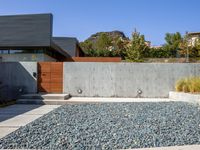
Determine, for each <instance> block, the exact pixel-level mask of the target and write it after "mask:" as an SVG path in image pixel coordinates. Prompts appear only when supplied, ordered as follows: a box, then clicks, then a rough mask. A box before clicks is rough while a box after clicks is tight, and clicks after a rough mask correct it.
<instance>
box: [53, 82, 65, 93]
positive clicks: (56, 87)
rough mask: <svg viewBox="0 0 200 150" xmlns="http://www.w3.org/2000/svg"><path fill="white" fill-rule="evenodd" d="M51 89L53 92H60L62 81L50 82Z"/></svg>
mask: <svg viewBox="0 0 200 150" xmlns="http://www.w3.org/2000/svg"><path fill="white" fill-rule="evenodd" d="M51 91H53V92H55V93H62V91H63V83H55V82H54V83H51Z"/></svg>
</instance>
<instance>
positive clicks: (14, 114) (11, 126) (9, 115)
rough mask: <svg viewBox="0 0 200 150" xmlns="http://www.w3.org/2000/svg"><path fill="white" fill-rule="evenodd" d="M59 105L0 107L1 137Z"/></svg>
mask: <svg viewBox="0 0 200 150" xmlns="http://www.w3.org/2000/svg"><path fill="white" fill-rule="evenodd" d="M58 107H59V105H19V104H17V105H11V106H8V107H5V108H0V138H2V137H4V136H6V135H8V134H10V133H11V132H13V131H15V130H17V129H18V128H20V127H22V126H25V125H26V124H28V123H30V122H32V121H34V120H35V119H37V118H39V117H41V116H43V115H44V114H47V113H48V112H50V111H52V110H54V109H55V108H58Z"/></svg>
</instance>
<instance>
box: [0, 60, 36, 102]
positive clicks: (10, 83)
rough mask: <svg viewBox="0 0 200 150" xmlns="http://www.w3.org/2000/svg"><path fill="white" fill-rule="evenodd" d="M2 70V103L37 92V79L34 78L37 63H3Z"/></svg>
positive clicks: (0, 65) (0, 80)
mask: <svg viewBox="0 0 200 150" xmlns="http://www.w3.org/2000/svg"><path fill="white" fill-rule="evenodd" d="M0 70H1V73H0V102H2V101H9V100H12V99H16V98H17V97H18V96H19V95H20V94H24V93H36V92H37V78H36V77H34V76H33V73H37V63H36V62H2V63H0ZM20 89H22V90H20Z"/></svg>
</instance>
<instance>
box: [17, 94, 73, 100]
mask: <svg viewBox="0 0 200 150" xmlns="http://www.w3.org/2000/svg"><path fill="white" fill-rule="evenodd" d="M69 98H70V95H69V94H25V95H22V96H21V97H20V99H40V100H43V99H45V100H49V99H50V100H51V99H54V100H55V99H56V100H67V99H69Z"/></svg>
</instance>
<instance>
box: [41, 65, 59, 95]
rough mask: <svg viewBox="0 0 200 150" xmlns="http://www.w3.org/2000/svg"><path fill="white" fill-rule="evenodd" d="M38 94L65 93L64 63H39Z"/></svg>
mask: <svg viewBox="0 0 200 150" xmlns="http://www.w3.org/2000/svg"><path fill="white" fill-rule="evenodd" d="M38 92H47V93H62V92H63V63H62V62H39V63H38Z"/></svg>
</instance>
